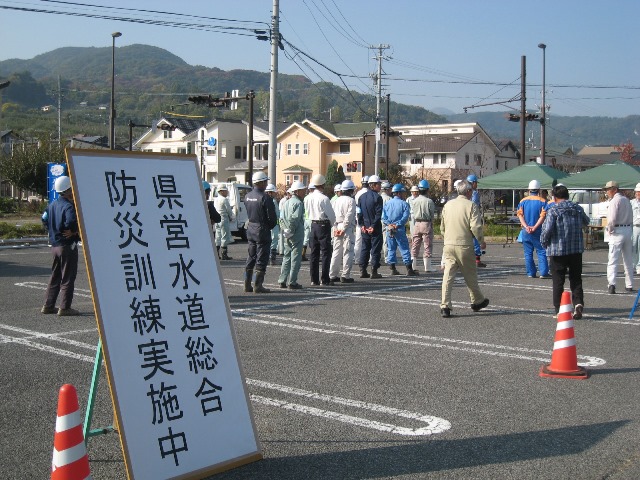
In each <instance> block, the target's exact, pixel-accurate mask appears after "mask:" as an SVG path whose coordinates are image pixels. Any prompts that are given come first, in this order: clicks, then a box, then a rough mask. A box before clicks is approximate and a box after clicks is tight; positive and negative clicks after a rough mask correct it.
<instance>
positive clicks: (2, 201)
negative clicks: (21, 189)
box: [0, 197, 17, 213]
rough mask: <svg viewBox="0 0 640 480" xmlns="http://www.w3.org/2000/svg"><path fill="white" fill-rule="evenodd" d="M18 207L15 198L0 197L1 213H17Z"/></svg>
mask: <svg viewBox="0 0 640 480" xmlns="http://www.w3.org/2000/svg"><path fill="white" fill-rule="evenodd" d="M16 211H17V205H16V201H15V200H14V199H13V198H6V197H0V213H16Z"/></svg>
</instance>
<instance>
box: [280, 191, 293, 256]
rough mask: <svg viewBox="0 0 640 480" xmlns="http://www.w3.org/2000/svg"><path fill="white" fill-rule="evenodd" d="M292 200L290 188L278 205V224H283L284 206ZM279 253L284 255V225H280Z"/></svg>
mask: <svg viewBox="0 0 640 480" xmlns="http://www.w3.org/2000/svg"><path fill="white" fill-rule="evenodd" d="M290 198H291V188H289V189H288V190H287V191H286V192H285V193H284V195H283V196H282V198H281V199H280V202H279V203H278V211H279V212H280V215H279V216H278V223H282V222H281V220H282V210H284V204H285V203H287V200H289V199H290ZM278 253H279V254H280V255H284V235H283V234H282V225H280V235H279V239H278Z"/></svg>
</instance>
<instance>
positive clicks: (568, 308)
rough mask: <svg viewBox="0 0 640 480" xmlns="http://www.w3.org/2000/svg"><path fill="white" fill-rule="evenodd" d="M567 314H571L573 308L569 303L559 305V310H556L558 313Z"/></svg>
mask: <svg viewBox="0 0 640 480" xmlns="http://www.w3.org/2000/svg"><path fill="white" fill-rule="evenodd" d="M569 312H573V306H572V305H571V304H570V303H567V304H566V305H564V304H563V305H560V310H558V313H569Z"/></svg>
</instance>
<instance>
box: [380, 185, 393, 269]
mask: <svg viewBox="0 0 640 480" xmlns="http://www.w3.org/2000/svg"><path fill="white" fill-rule="evenodd" d="M390 193H391V183H389V182H388V181H387V180H385V181H384V182H382V185H381V186H380V196H381V197H382V208H383V209H384V206H385V205H386V204H387V202H388V201H389V200H391V198H392V197H391V195H390ZM386 236H387V229H386V227H385V226H384V225H382V260H383V261H384V262H385V263H386V261H387V242H386V241H385V240H384V239H385V238H386Z"/></svg>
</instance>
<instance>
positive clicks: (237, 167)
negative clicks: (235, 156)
mask: <svg viewBox="0 0 640 480" xmlns="http://www.w3.org/2000/svg"><path fill="white" fill-rule="evenodd" d="M268 166H269V162H268V161H267V160H254V161H253V170H254V171H255V170H264V169H265V168H267V167H268ZM225 170H227V171H229V172H246V171H248V170H249V162H248V161H247V162H238V163H234V164H233V165H231V166H230V167H227V168H225Z"/></svg>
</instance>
